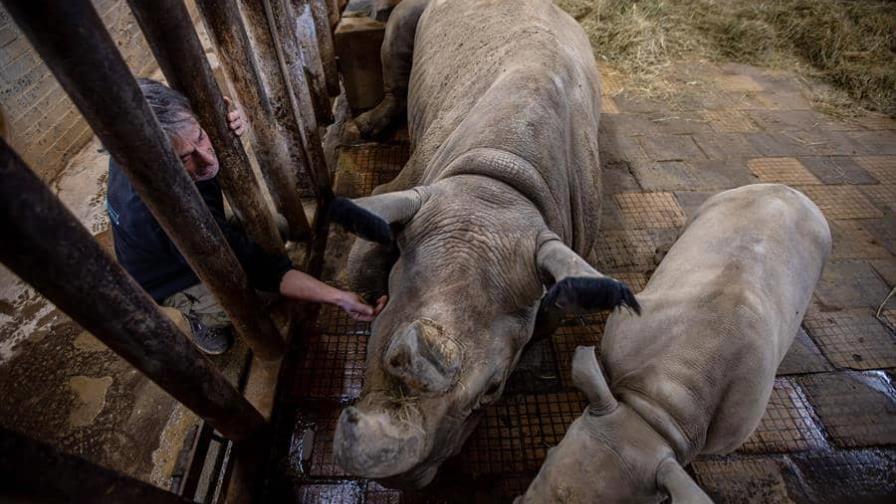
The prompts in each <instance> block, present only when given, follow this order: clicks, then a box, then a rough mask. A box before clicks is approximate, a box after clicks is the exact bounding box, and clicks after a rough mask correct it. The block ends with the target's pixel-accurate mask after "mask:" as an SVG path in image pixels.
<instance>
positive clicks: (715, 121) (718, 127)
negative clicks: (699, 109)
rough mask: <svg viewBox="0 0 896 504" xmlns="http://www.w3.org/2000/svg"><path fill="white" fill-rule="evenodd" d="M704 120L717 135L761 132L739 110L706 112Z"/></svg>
mask: <svg viewBox="0 0 896 504" xmlns="http://www.w3.org/2000/svg"><path fill="white" fill-rule="evenodd" d="M703 119H704V120H705V121H707V122H708V123H709V125H710V127H711V128H712V130H713V131H715V132H716V133H746V132H750V131H759V128H758V127H757V126H756V123H754V122H753V121H752V120H751V119H750V116H749V115H747V114H746V113H744V112H741V111H739V110H706V111H704V112H703Z"/></svg>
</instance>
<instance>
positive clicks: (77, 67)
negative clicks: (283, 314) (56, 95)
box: [3, 0, 284, 359]
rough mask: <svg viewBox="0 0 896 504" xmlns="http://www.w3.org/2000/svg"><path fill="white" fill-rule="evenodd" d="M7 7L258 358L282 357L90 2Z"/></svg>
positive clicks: (10, 1) (16, 1)
mask: <svg viewBox="0 0 896 504" xmlns="http://www.w3.org/2000/svg"><path fill="white" fill-rule="evenodd" d="M3 3H4V5H5V6H6V8H7V10H8V11H9V12H10V14H11V15H12V18H13V19H14V20H15V22H16V24H17V25H18V26H19V28H20V29H21V30H22V32H23V33H25V35H26V36H27V37H28V39H29V40H30V41H31V44H32V45H33V46H34V48H35V49H36V50H37V52H38V53H39V54H40V56H41V58H42V59H43V60H44V62H45V63H46V64H47V66H48V67H49V68H50V70H51V71H52V72H53V74H54V75H55V76H56V79H57V80H59V82H60V84H61V85H62V87H63V88H64V89H65V91H66V92H67V93H68V95H69V96H70V97H71V98H72V101H73V102H74V103H75V105H76V106H77V107H78V109H79V110H80V111H81V113H82V114H83V115H84V117H85V118H86V119H87V122H88V123H89V124H90V126H91V128H93V131H94V132H95V133H96V134H97V136H98V137H99V138H100V140H101V141H102V142H103V145H104V146H105V147H106V148H107V149H108V150H109V153H110V154H111V155H112V157H113V158H115V159H116V160H117V161H119V162H120V163H121V166H122V168H123V169H124V171H125V173H126V174H127V176H128V179H129V180H130V182H131V185H132V186H133V187H134V189H136V191H137V193H138V194H139V195H140V198H141V199H142V200H143V202H144V203H146V206H147V207H148V208H149V209H150V211H151V212H152V214H153V215H154V216H155V218H156V219H157V220H158V221H159V224H161V226H162V228H163V229H164V230H165V232H166V233H167V234H168V236H169V237H170V238H171V240H172V241H173V242H174V243H175V245H177V248H178V249H179V250H180V251H181V253H182V254H183V256H184V258H185V259H186V260H187V263H189V265H190V267H191V268H192V269H193V271H194V272H196V274H197V276H198V277H199V279H200V280H202V282H203V283H204V284H205V285H206V286H207V287H208V288H209V290H210V291H211V292H212V293H213V294H214V296H215V298H216V299H217V300H218V302H219V303H220V304H221V306H222V307H223V308H224V310H225V311H226V312H227V314H228V316H229V317H230V320H231V322H233V325H234V327H235V328H236V330H237V332H239V334H240V335H242V336H243V337H244V338H245V339H246V341H247V342H248V343H249V345H250V346H251V347H252V350H253V352H254V353H255V355H257V356H258V357H259V358H262V359H274V358H276V357H277V356H279V355H281V353H282V352H283V348H284V342H283V338H282V337H281V336H280V334H279V333H278V332H277V329H276V328H275V326H274V323H273V321H271V319H270V318H269V317H267V316H265V315H264V314H263V313H262V312H261V308H260V307H261V303H260V302H259V300H258V296H257V295H256V294H255V292H254V291H253V290H252V289H251V288H250V287H249V284H248V281H247V278H246V274H245V272H244V271H243V269H242V267H241V266H240V263H239V261H238V260H237V258H236V256H235V255H234V254H233V251H232V250H231V249H230V246H229V245H228V244H227V241H226V240H225V239H224V235H223V233H221V230H220V229H219V228H218V225H217V224H216V223H215V220H214V218H213V217H212V215H211V213H210V212H209V210H208V208H207V207H206V206H205V203H204V202H203V201H202V198H201V197H200V195H199V191H198V190H197V189H196V185H195V184H194V183H193V182H192V181H191V180H190V177H189V176H188V175H187V173H186V171H185V170H184V168H183V164H182V163H181V161H180V159H179V158H178V157H177V155H176V154H175V153H174V150H173V149H172V147H171V144H170V142H169V140H168V136H167V135H166V134H165V133H164V132H163V131H162V129H161V127H160V126H159V122H158V120H156V118H155V115H153V113H152V111H151V110H150V108H149V105H148V104H147V103H146V100H145V99H144V98H143V94H142V93H141V91H140V88H139V87H138V86H137V82H136V80H135V79H134V77H133V75H131V72H130V70H129V69H128V67H127V65H126V64H125V62H124V59H123V58H122V57H121V54H119V53H118V49H117V48H116V47H115V43H114V42H113V41H112V38H111V37H110V36H109V33H108V32H107V31H106V28H105V27H104V26H103V24H102V21H101V20H100V18H99V15H98V14H97V13H96V10H94V8H93V5H92V4H91V2H90V0H66V1H65V2H57V1H54V0H3ZM52 236H53V234H49V235H46V237H52ZM82 278H83V276H82Z"/></svg>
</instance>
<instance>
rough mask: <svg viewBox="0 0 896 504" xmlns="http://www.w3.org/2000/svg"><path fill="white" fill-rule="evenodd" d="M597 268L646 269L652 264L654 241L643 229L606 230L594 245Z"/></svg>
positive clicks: (608, 270)
mask: <svg viewBox="0 0 896 504" xmlns="http://www.w3.org/2000/svg"><path fill="white" fill-rule="evenodd" d="M595 252H596V254H597V263H598V270H600V271H602V272H604V273H606V274H611V272H613V271H619V270H646V269H648V268H650V267H652V266H653V264H654V263H653V260H654V255H655V253H656V243H655V242H654V240H653V237H652V236H651V235H650V233H648V232H647V231H646V230H644V229H621V230H607V231H604V232H602V233H601V235H600V236H599V237H598V240H597V245H596V246H595Z"/></svg>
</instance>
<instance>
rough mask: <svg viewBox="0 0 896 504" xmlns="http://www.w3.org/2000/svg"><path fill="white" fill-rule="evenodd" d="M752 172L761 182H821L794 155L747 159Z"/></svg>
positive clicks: (795, 183) (792, 184)
mask: <svg viewBox="0 0 896 504" xmlns="http://www.w3.org/2000/svg"><path fill="white" fill-rule="evenodd" d="M747 166H748V167H749V168H750V172H752V173H753V175H755V176H756V178H758V179H759V181H760V182H767V183H777V184H787V185H791V186H796V185H813V184H821V181H819V180H818V179H817V178H815V175H812V173H810V172H809V171H808V170H806V169H805V168H804V167H803V165H802V163H800V162H799V161H798V160H797V159H796V158H792V157H772V158H757V159H751V160H749V161H747Z"/></svg>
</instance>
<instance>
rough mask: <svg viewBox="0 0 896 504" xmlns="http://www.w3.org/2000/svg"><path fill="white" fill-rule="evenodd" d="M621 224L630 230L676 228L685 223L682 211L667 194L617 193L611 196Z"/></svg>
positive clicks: (672, 196)
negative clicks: (616, 206) (620, 217)
mask: <svg viewBox="0 0 896 504" xmlns="http://www.w3.org/2000/svg"><path fill="white" fill-rule="evenodd" d="M613 198H614V199H615V201H616V204H617V205H618V206H619V211H620V212H621V215H622V222H623V223H624V224H625V225H626V227H628V228H631V229H663V228H677V227H681V226H683V225H684V223H685V215H684V210H682V209H681V207H680V206H678V201H677V200H676V199H675V195H674V194H672V193H668V192H657V193H634V192H628V193H619V194H616V195H614V196H613Z"/></svg>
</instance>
